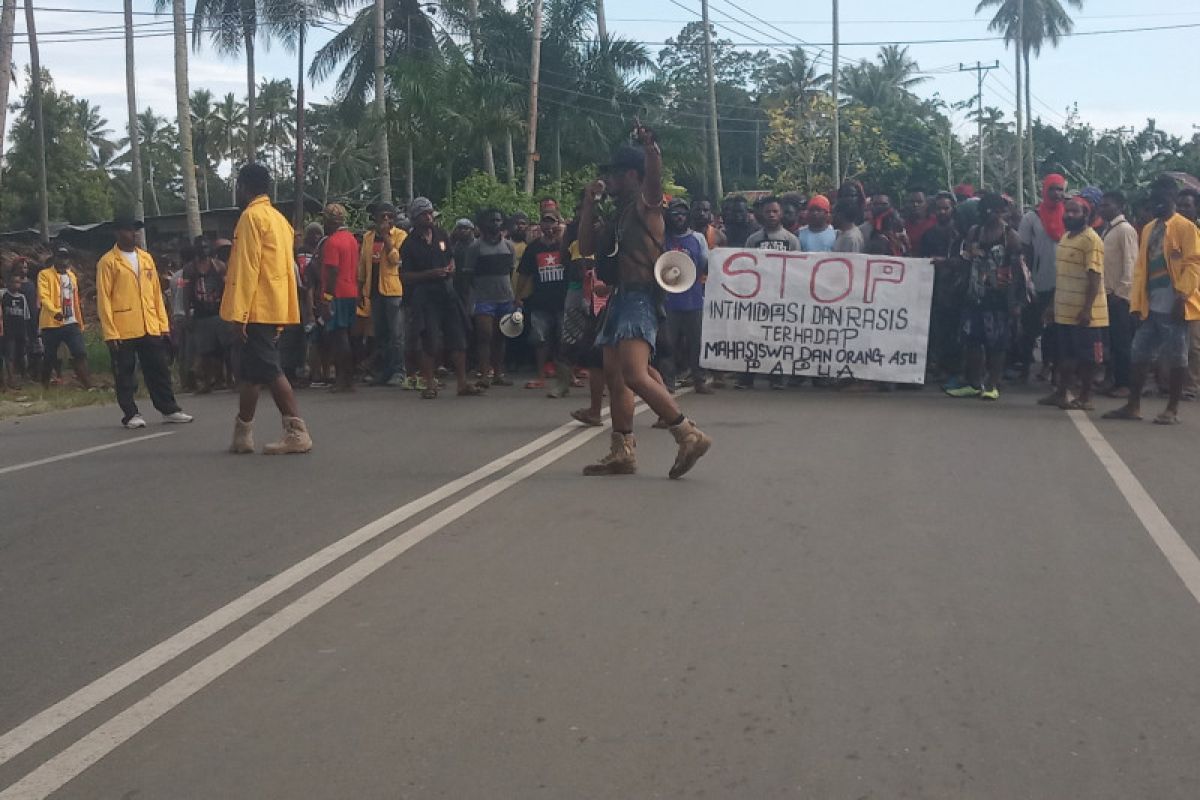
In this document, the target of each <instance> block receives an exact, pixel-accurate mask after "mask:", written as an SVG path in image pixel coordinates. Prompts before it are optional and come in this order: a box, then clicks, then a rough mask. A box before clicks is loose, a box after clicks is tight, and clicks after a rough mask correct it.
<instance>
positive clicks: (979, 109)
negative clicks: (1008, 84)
mask: <svg viewBox="0 0 1200 800" xmlns="http://www.w3.org/2000/svg"><path fill="white" fill-rule="evenodd" d="M993 69H1000V62H999V61H993V62H992V63H991V64H981V63H980V62H978V61H976V62H975V66H973V67H968V66H966V65H964V64H959V65H958V71H959V72H974V73H975V87H976V89H975V100H976V104H977V105H976V111H975V114H976V121H977V122H978V123H979V133H978V134H977V137H978V140H979V142H978V144H979V188H980V189H983V74H984V73H985V72H987V71H988V70H993Z"/></svg>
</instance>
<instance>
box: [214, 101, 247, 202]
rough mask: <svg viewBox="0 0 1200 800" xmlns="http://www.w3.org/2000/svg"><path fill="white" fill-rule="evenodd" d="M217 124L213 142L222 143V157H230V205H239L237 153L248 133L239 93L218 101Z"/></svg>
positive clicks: (244, 108) (222, 158) (221, 158)
mask: <svg viewBox="0 0 1200 800" xmlns="http://www.w3.org/2000/svg"><path fill="white" fill-rule="evenodd" d="M214 113H215V115H216V126H215V128H214V130H213V143H214V145H215V144H216V143H217V142H220V143H221V146H222V149H221V150H220V159H219V160H222V161H223V160H225V159H226V158H228V159H229V205H231V206H234V205H237V200H236V198H235V197H234V191H233V187H234V182H235V180H236V173H237V169H236V168H235V166H236V164H237V153H238V150H239V147H240V145H241V142H242V141H243V137H245V135H246V106H245V105H244V104H243V103H242V102H240V101H239V100H238V99H237V95H235V94H234V93H233V92H229V93H228V94H226V95H225V97H223V98H221V101H220V102H219V103H217V106H216V109H215V112H214Z"/></svg>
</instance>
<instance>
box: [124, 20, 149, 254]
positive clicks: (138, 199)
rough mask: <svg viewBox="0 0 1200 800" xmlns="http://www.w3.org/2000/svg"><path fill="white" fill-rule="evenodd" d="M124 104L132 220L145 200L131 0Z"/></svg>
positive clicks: (141, 238) (142, 237) (142, 211)
mask: <svg viewBox="0 0 1200 800" xmlns="http://www.w3.org/2000/svg"><path fill="white" fill-rule="evenodd" d="M125 104H126V109H127V114H128V117H127V118H126V122H125V125H126V129H127V130H128V131H129V148H130V151H129V156H130V158H129V160H130V173H131V174H130V179H131V181H132V187H131V192H130V194H132V196H133V217H134V219H145V218H146V200H145V192H144V191H143V183H142V153H141V137H140V136H138V134H137V127H138V124H137V79H136V71H135V69H134V60H133V0H125ZM138 244H140V245H142V246H143V247H144V246H145V245H146V234H145V232H144V231H138Z"/></svg>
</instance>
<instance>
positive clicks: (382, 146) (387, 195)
mask: <svg viewBox="0 0 1200 800" xmlns="http://www.w3.org/2000/svg"><path fill="white" fill-rule="evenodd" d="M383 4H384V0H375V119H376V121H377V122H378V123H379V132H378V133H376V134H375V136H376V146H377V147H378V155H377V156H376V158H378V160H379V200H380V202H383V203H391V202H392V168H391V165H390V164H389V163H388V135H387V86H386V84H385V82H384V74H383V68H384V66H385V64H386V63H387V50H386V49H385V47H384V38H383V33H384V24H385V23H384V14H383ZM410 181H411V178H410Z"/></svg>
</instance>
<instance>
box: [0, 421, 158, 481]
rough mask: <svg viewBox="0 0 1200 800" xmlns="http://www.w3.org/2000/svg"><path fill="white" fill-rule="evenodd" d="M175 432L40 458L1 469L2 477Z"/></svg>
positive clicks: (152, 434) (153, 434)
mask: <svg viewBox="0 0 1200 800" xmlns="http://www.w3.org/2000/svg"><path fill="white" fill-rule="evenodd" d="M174 434H175V431H165V432H163V433H148V434H146V435H145V436H135V437H133V438H132V439H122V440H121V441H119V442H109V443H108V444H98V445H96V446H95V447H85V448H83V449H82V450H72V451H71V452H69V453H63V454H62V455H57V456H48V457H47V458H39V459H38V460H37V461H26V462H25V463H24V464H13V465H12V466H9V467H0V475H7V474H9V473H10V472H20V471H21V470H23V469H30V468H32V467H40V466H43V465H45V464H53V463H55V462H56V461H66V460H67V459H68V458H79V457H80V456H86V455H91V454H92V453H99V452H101V451H103V450H111V449H113V448H114V447H124V446H125V445H127V444H137V443H138V442H146V441H149V440H150V439H161V438H162V437H164V436H172V435H174Z"/></svg>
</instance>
